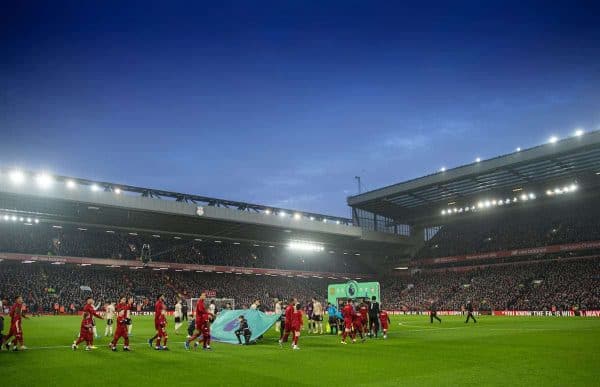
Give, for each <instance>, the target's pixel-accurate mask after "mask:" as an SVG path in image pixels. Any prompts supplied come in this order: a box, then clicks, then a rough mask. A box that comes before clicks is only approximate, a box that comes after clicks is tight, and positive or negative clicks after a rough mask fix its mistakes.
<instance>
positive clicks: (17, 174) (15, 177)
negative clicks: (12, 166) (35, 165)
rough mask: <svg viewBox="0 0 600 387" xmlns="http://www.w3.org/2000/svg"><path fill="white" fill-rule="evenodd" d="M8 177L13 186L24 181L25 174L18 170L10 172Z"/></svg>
mask: <svg viewBox="0 0 600 387" xmlns="http://www.w3.org/2000/svg"><path fill="white" fill-rule="evenodd" d="M8 177H9V178H10V181H11V182H12V183H13V184H15V185H19V184H21V183H23V182H24V181H25V174H24V173H23V172H21V171H19V170H14V171H12V172H10V173H9V174H8Z"/></svg>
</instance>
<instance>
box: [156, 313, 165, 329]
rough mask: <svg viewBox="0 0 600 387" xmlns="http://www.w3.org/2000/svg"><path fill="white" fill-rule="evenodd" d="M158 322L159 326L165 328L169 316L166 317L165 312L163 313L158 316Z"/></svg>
mask: <svg viewBox="0 0 600 387" xmlns="http://www.w3.org/2000/svg"><path fill="white" fill-rule="evenodd" d="M157 322H158V326H160V327H163V328H164V327H166V326H167V318H166V317H165V315H164V314H161V315H160V316H158V318H157Z"/></svg>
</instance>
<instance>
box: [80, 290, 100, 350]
mask: <svg viewBox="0 0 600 387" xmlns="http://www.w3.org/2000/svg"><path fill="white" fill-rule="evenodd" d="M83 312H84V313H88V314H89V315H90V318H91V319H92V325H93V326H92V331H93V333H94V336H96V338H98V336H97V335H96V332H95V331H96V322H95V321H94V317H97V318H99V319H101V320H102V319H103V318H102V316H101V315H100V314H98V312H96V308H94V299H93V298H92V297H88V298H86V299H85V305H84V306H83ZM92 349H96V347H94V345H93V344H92Z"/></svg>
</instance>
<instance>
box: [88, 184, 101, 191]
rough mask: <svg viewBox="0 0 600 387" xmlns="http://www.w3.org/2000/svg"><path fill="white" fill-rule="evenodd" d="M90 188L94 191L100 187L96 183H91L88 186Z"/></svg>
mask: <svg viewBox="0 0 600 387" xmlns="http://www.w3.org/2000/svg"><path fill="white" fill-rule="evenodd" d="M90 189H91V190H92V191H94V192H96V191H98V190H99V189H100V187H98V185H97V184H92V186H91V187H90Z"/></svg>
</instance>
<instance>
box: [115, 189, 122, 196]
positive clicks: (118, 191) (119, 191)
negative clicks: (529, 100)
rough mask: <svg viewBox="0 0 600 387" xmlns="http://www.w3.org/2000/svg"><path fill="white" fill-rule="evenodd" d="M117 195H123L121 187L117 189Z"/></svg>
mask: <svg viewBox="0 0 600 387" xmlns="http://www.w3.org/2000/svg"><path fill="white" fill-rule="evenodd" d="M115 193H116V194H117V195H120V194H121V188H119V187H117V188H115Z"/></svg>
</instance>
